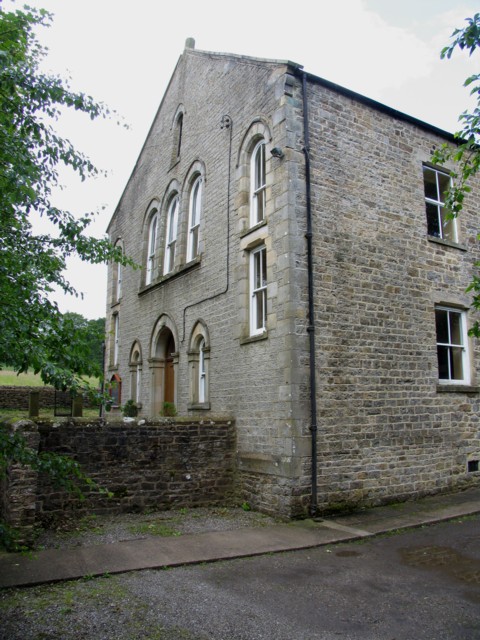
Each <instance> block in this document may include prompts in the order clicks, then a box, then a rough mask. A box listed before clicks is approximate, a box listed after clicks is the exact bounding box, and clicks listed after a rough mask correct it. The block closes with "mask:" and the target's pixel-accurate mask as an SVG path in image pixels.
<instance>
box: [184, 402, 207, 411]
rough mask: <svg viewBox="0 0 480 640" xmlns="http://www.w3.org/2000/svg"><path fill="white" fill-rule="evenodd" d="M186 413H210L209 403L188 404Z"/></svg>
mask: <svg viewBox="0 0 480 640" xmlns="http://www.w3.org/2000/svg"><path fill="white" fill-rule="evenodd" d="M187 409H188V411H210V402H198V403H197V402H190V403H188V404H187Z"/></svg>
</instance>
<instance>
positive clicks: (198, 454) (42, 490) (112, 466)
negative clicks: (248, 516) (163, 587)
mask: <svg viewBox="0 0 480 640" xmlns="http://www.w3.org/2000/svg"><path fill="white" fill-rule="evenodd" d="M21 425H23V427H22V430H23V431H22V432H23V433H24V434H25V435H26V437H27V441H28V444H29V445H30V446H31V447H32V448H34V449H37V450H38V451H40V452H43V451H50V452H54V453H58V454H62V455H69V456H71V457H72V458H74V459H75V460H76V461H77V462H78V463H79V464H80V465H81V467H82V470H83V471H84V472H85V473H86V475H87V476H88V477H90V478H92V479H93V480H94V481H95V482H96V483H97V484H98V485H99V486H101V487H104V488H106V489H108V491H109V492H111V493H112V494H113V495H112V497H106V496H105V495H104V494H101V493H98V492H96V491H92V492H88V491H86V492H85V500H83V501H80V500H79V499H78V498H76V497H75V496H72V495H69V494H67V493H65V492H64V491H62V490H61V489H59V488H58V487H55V486H53V485H52V484H51V482H50V480H49V479H48V478H47V477H43V476H41V477H38V476H37V474H36V473H33V472H32V471H31V470H29V469H26V468H23V467H16V466H15V467H13V468H11V469H9V471H8V475H7V479H6V482H5V483H4V485H3V487H2V488H1V496H0V497H1V500H0V504H1V506H2V508H1V513H2V516H3V517H4V518H5V520H6V521H7V522H8V523H10V524H11V525H12V526H15V527H20V528H21V529H23V530H24V531H26V532H27V533H28V528H29V527H30V528H31V527H32V526H33V525H34V523H35V522H40V523H42V522H44V523H46V524H48V523H49V522H50V521H51V520H52V518H62V517H64V516H65V515H66V514H67V515H68V514H69V513H73V514H75V515H82V514H86V513H100V514H101V513H121V512H127V511H143V510H145V509H168V508H172V507H181V506H186V507H196V506H209V505H218V504H227V503H229V502H231V501H232V500H233V499H234V496H235V428H234V423H233V421H232V420H230V419H228V418H221V419H218V418H216V419H211V420H204V421H203V420H194V419H190V420H187V419H184V420H181V419H173V418H172V419H163V420H159V421H156V422H145V421H129V422H124V421H119V422H110V423H106V422H104V421H101V420H97V421H88V420H87V419H61V420H58V421H55V422H38V424H35V423H33V422H30V421H22V423H21Z"/></svg>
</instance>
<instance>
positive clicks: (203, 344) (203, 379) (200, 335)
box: [188, 320, 210, 410]
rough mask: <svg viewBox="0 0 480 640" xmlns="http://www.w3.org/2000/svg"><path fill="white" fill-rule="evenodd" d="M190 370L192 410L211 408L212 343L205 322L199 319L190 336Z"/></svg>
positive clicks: (190, 404)
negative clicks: (210, 365)
mask: <svg viewBox="0 0 480 640" xmlns="http://www.w3.org/2000/svg"><path fill="white" fill-rule="evenodd" d="M188 363H189V370H190V401H189V404H188V408H189V409H191V410H198V409H199V410H208V409H210V381H209V364H210V343H209V337H208V330H207V327H206V325H205V323H204V322H203V321H202V320H199V321H198V322H197V323H196V325H195V327H194V329H193V331H192V335H191V336H190V348H189V351H188Z"/></svg>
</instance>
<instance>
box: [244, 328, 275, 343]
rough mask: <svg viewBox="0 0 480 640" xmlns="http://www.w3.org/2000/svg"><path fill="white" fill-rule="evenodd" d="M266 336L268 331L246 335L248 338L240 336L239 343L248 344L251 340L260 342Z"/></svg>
mask: <svg viewBox="0 0 480 640" xmlns="http://www.w3.org/2000/svg"><path fill="white" fill-rule="evenodd" d="M267 338H268V331H264V332H263V333H260V334H259V335H258V336H248V338H240V344H250V343H251V342H260V341H261V340H266V339H267Z"/></svg>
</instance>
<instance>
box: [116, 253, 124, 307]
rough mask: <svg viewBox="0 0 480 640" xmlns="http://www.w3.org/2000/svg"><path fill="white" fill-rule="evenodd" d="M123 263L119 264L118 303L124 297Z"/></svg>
mask: <svg viewBox="0 0 480 640" xmlns="http://www.w3.org/2000/svg"><path fill="white" fill-rule="evenodd" d="M122 266H123V265H122V263H121V262H118V263H117V298H116V299H117V302H118V301H119V300H120V299H121V297H122V277H123V273H122Z"/></svg>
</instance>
